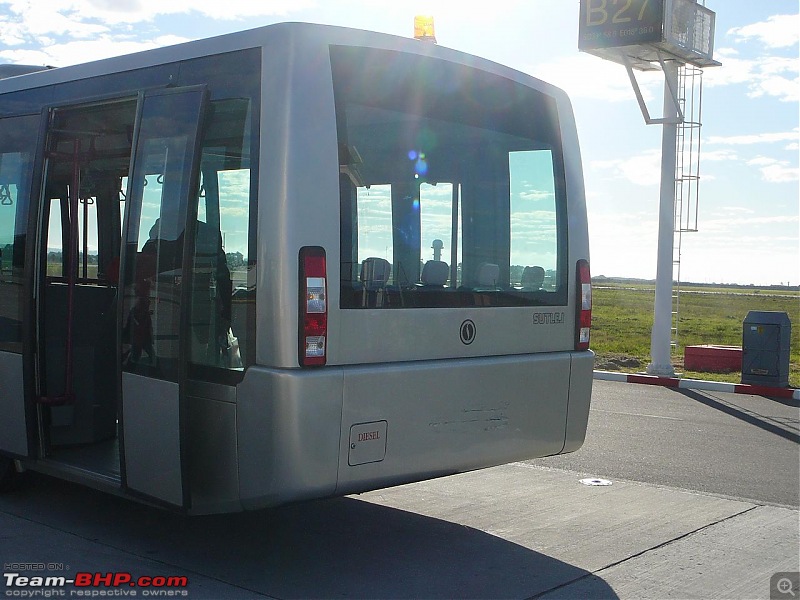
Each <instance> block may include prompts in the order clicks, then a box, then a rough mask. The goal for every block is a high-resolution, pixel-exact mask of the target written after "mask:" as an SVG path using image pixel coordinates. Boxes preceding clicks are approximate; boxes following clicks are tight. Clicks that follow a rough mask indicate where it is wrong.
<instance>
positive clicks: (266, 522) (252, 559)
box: [0, 463, 800, 599]
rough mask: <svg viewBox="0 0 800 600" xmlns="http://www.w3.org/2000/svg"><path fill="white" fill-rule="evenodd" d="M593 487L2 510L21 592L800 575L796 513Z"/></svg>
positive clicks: (111, 501) (8, 569) (404, 587)
mask: <svg viewBox="0 0 800 600" xmlns="http://www.w3.org/2000/svg"><path fill="white" fill-rule="evenodd" d="M582 476H583V475H582V474H578V473H573V472H569V471H562V470H555V469H548V468H546V467H541V466H532V465H529V464H525V463H515V464H511V465H505V466H501V467H497V468H494V469H488V470H485V471H480V472H475V473H467V474H463V475H457V476H453V477H448V478H444V479H439V480H434V481H428V482H422V483H417V484H411V485H407V486H401V487H397V488H392V489H387V490H381V491H376V492H371V493H368V494H362V495H360V496H358V497H351V498H340V499H334V500H326V501H319V502H311V503H305V504H299V505H294V506H288V507H283V508H279V509H275V510H270V511H258V512H254V513H244V514H237V515H225V516H213V517H194V518H186V517H181V516H178V515H175V514H171V513H167V512H164V511H161V510H157V509H153V508H149V507H146V506H142V505H138V504H135V503H132V502H129V501H127V500H123V499H120V498H115V497H112V496H108V495H105V494H103V493H100V492H96V491H93V490H89V489H85V488H81V487H78V486H75V485H72V484H69V483H65V482H60V481H56V480H52V479H48V478H45V477H39V476H36V477H34V481H33V482H32V484H30V485H28V486H27V487H26V489H23V490H21V491H19V492H17V493H15V494H14V495H12V496H4V497H3V498H2V499H1V500H0V556H2V559H3V562H4V573H3V574H4V576H5V581H6V582H7V581H8V574H9V573H19V574H21V575H26V576H35V575H64V576H66V577H67V578H69V577H74V575H75V573H78V572H89V573H95V572H98V573H109V572H114V573H117V572H127V573H131V574H132V575H133V576H134V577H140V576H150V577H155V576H159V575H160V576H165V577H171V576H186V577H187V579H188V582H189V585H188V588H186V589H187V591H188V596H187V597H190V598H197V599H199V598H261V597H268V598H281V599H283V598H534V597H546V598H551V597H552V598H577V597H591V598H616V597H619V598H769V597H770V579H771V577H772V576H773V574H775V573H778V572H783V571H786V572H790V571H797V570H798V564H800V556H798V548H800V540H798V511H797V510H794V509H787V508H782V507H777V506H769V505H758V504H754V503H752V502H743V501H738V500H731V499H727V498H721V497H717V496H713V495H707V494H698V493H691V492H686V491H681V490H675V489H670V488H666V487H661V486H655V485H649V484H641V483H636V482H627V481H614V482H613V484H612V485H610V486H597V487H594V486H586V485H583V484H581V483H580V482H579V479H580V478H581V477H582ZM13 563H16V564H17V565H19V564H20V563H21V564H23V565H24V564H26V563H27V564H30V563H33V564H34V565H36V564H38V565H39V566H42V567H44V568H43V569H38V568H37V569H34V570H32V571H25V570H20V569H19V568H15V567H14V564H13ZM48 564H49V566H50V568H47V566H48ZM63 589H64V590H65V592H66V597H75V596H74V594H73V593H74V592H76V591H87V590H86V589H81V590H76V589H75V588H73V587H72V586H66V587H65V588H63ZM23 590H24V591H29V592H30V591H33V590H32V589H30V588H19V587H14V586H6V587H5V590H4V592H3V593H4V594H5V595H6V596H9V594H10V593H14V592H21V591H23ZM88 591H100V592H126V593H128V594H127V595H130V594H132V593H133V592H137V597H143V593H144V592H145V591H147V590H143V589H142V588H135V589H134V588H125V587H123V588H122V589H110V588H102V587H101V588H100V589H92V590H88ZM149 591H150V592H153V591H157V590H149ZM162 591H163V590H162ZM173 591H174V590H173ZM71 594H73V595H71ZM16 597H21V596H19V595H17V596H16ZM29 597H30V596H29ZM773 597H775V596H773ZM778 597H780V596H778ZM785 597H786V598H791V596H789V595H786V596H785Z"/></svg>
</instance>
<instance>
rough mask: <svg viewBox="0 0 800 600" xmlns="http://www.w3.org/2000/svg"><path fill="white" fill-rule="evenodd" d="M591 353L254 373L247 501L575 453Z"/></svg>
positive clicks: (249, 385) (240, 406) (247, 421)
mask: <svg viewBox="0 0 800 600" xmlns="http://www.w3.org/2000/svg"><path fill="white" fill-rule="evenodd" d="M593 360H594V356H593V354H592V353H591V352H559V353H549V354H530V355H515V356H502V357H484V358H468V359H452V360H436V361H419V362H410V363H394V364H389V365H387V364H372V365H363V366H346V367H335V366H332V367H325V368H322V369H313V370H311V369H307V370H306V369H304V370H300V369H266V368H260V367H255V368H251V369H249V370H248V374H247V376H246V377H245V380H244V382H243V383H242V384H241V385H240V387H239V390H238V394H237V438H238V440H237V442H238V444H237V445H238V449H239V486H240V494H241V500H242V504H243V506H244V507H245V508H259V507H264V506H271V505H277V504H282V503H285V502H290V501H295V500H301V499H308V498H319V497H325V496H334V495H344V494H350V493H355V492H361V491H367V490H371V489H377V488H381V487H388V486H391V485H397V484H401V483H408V482H411V481H419V480H422V479H429V478H432V477H437V476H442V475H447V474H453V473H458V472H464V471H470V470H474V469H480V468H484V467H490V466H494V465H498V464H503V463H507V462H513V461H516V460H524V459H530V458H536V457H541V456H548V455H552V454H559V453H561V452H570V451H573V450H576V449H577V448H579V447H580V445H581V444H582V443H583V440H584V438H585V434H586V423H587V421H588V413H589V401H590V397H591V385H592V366H593Z"/></svg>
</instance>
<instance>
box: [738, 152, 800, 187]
mask: <svg viewBox="0 0 800 600" xmlns="http://www.w3.org/2000/svg"><path fill="white" fill-rule="evenodd" d="M747 164H748V165H750V166H753V167H758V170H759V171H761V177H762V178H763V179H764V181H768V182H769V183H786V182H790V181H797V180H798V179H800V169H798V168H797V167H792V166H790V165H789V162H788V161H785V160H777V159H775V158H769V157H766V156H757V157H756V158H754V159H752V160H749V161H747Z"/></svg>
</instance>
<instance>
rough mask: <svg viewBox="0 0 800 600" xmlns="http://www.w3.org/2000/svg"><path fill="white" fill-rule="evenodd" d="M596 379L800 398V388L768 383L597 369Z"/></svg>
mask: <svg viewBox="0 0 800 600" xmlns="http://www.w3.org/2000/svg"><path fill="white" fill-rule="evenodd" d="M594 378H595V379H602V380H605V381H623V382H627V383H643V384H645V385H661V386H664V387H671V388H679V389H691V390H708V391H710V392H730V393H734V394H753V395H755V396H770V397H772V398H792V399H793V400H800V389H793V388H779V387H770V386H766V385H750V384H747V383H727V382H724V381H704V380H702V379H683V378H682V377H659V376H658V375H644V374H640V373H620V372H618V371H595V372H594Z"/></svg>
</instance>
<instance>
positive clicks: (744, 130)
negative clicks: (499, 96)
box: [0, 0, 800, 285]
mask: <svg viewBox="0 0 800 600" xmlns="http://www.w3.org/2000/svg"><path fill="white" fill-rule="evenodd" d="M706 6H707V7H708V8H709V9H711V10H713V11H715V13H716V43H715V54H714V57H715V58H716V59H717V60H719V61H720V62H721V63H722V66H720V67H716V68H708V69H706V70H705V73H704V81H703V86H704V87H703V107H702V117H703V118H702V121H703V127H702V130H701V140H702V143H701V158H700V176H701V179H700V187H699V189H700V194H699V213H698V220H697V226H698V229H699V231H698V232H696V233H689V234H684V236H683V244H682V247H683V252H682V264H681V278H682V279H683V280H684V281H697V282H709V283H710V282H737V283H755V284H760V285H768V284H780V283H783V284H786V283H787V282H790V283H791V284H793V285H796V284H798V283H800V221H799V220H798V212H799V205H800V198H799V195H800V194H799V193H798V155H799V154H800V150H799V149H798V148H799V147H798V142H799V140H800V133H799V132H798V126H799V123H798V121H799V120H800V110H799V105H800V78H799V77H800V75H799V71H800V57H799V56H798V35H799V32H800V19H799V18H798V2H797V0H762V1H760V2H752V1H745V0H725V1H724V2H723V1H722V0H707V2H706ZM578 7H579V0H494V1H493V2H491V3H486V4H485V5H483V4H480V3H465V2H461V1H457V0H429V1H427V2H426V1H422V0H420V1H415V0H407V1H404V2H391V1H388V0H371V1H370V0H260V1H258V2H253V1H252V0H226V1H224V2H219V1H218V0H214V1H210V0H192V1H191V2H190V1H188V0H170V1H168V2H165V1H164V0H48V1H47V2H42V1H41V0H35V1H34V0H0V62H13V63H24V64H49V65H54V66H64V65H68V64H74V63H79V62H85V61H88V60H92V59H96V58H102V57H105V56H112V55H117V54H124V53H128V52H133V51H137V50H143V49H148V48H153V47H156V46H163V45H167V44H172V43H178V42H182V41H188V40H191V39H197V38H201V37H208V36H212V35H218V34H223V33H229V32H232V31H237V30H241V29H247V28H251V27H256V26H260V25H266V24H269V23H274V22H279V21H308V22H315V23H326V24H331V25H346V26H350V27H357V28H362V29H371V30H375V31H382V32H386V33H392V34H396V35H402V36H411V35H412V34H413V18H414V15H415V14H422V13H429V14H432V15H433V16H434V17H435V20H436V36H437V39H438V42H439V44H441V45H443V46H448V47H451V48H455V49H457V50H462V51H465V52H469V53H471V54H476V55H479V56H483V57H485V58H489V59H491V60H494V61H496V62H500V63H503V64H506V65H509V66H511V67H514V68H516V69H518V70H520V71H524V72H526V73H529V74H531V75H534V76H536V77H540V78H542V79H545V80H547V81H549V82H551V83H554V84H556V85H558V86H560V87H562V88H564V89H566V90H567V92H569V94H570V96H571V98H572V101H573V104H574V108H575V115H576V119H577V123H578V134H579V136H580V140H581V147H582V153H583V161H584V171H585V179H586V189H587V205H588V212H589V227H590V236H591V252H592V257H591V258H592V260H591V263H592V273H593V274H594V275H606V276H627V277H645V278H654V277H655V273H656V246H657V243H656V232H657V219H658V196H659V177H660V148H661V127H660V126H657V125H646V124H645V122H644V119H643V118H642V115H641V113H640V111H639V107H638V105H637V103H636V99H635V96H634V92H633V90H632V89H631V86H630V83H629V81H628V78H627V74H626V72H625V69H624V68H623V67H622V66H620V65H616V64H614V63H610V62H607V61H603V60H602V59H600V58H596V57H594V56H591V55H588V54H584V53H581V52H579V51H578V49H577V45H578V41H577V33H578ZM662 81H663V78H662V77H661V76H660V75H659V74H656V76H649V77H642V78H640V83H641V85H642V89H643V93H644V95H645V98H646V99H647V101H648V107H649V110H650V112H651V113H652V114H653V116H658V114H659V113H660V111H661V97H662V93H663V92H662V85H663V84H662Z"/></svg>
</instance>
